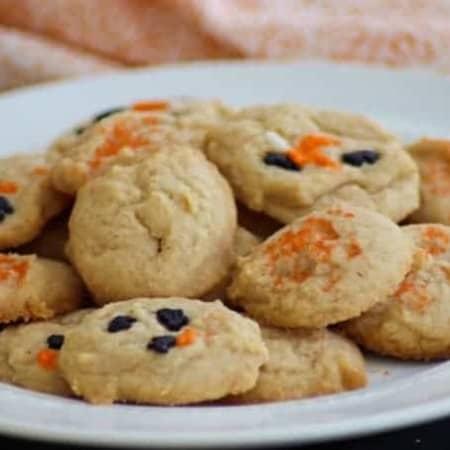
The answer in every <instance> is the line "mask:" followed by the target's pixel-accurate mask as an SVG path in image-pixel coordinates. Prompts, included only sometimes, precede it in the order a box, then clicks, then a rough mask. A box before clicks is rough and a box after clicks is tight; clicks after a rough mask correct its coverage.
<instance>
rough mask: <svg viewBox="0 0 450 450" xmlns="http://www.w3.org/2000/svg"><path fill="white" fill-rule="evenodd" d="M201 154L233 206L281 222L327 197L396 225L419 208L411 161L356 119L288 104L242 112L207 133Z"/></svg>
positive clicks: (416, 179) (376, 127)
mask: <svg viewBox="0 0 450 450" xmlns="http://www.w3.org/2000/svg"><path fill="white" fill-rule="evenodd" d="M205 152H206V155H207V156H208V158H210V159H211V161H213V162H214V163H215V164H217V166H218V167H219V169H220V170H221V172H222V173H223V174H224V176H225V177H226V178H227V179H228V181H229V182H230V184H231V186H232V187H233V190H234V192H235V195H236V197H237V199H238V200H239V201H241V202H242V203H244V204H245V205H246V206H247V207H248V208H250V209H252V210H255V211H258V212H264V213H266V214H268V215H269V216H271V217H273V218H275V219H276V220H279V221H281V222H283V223H290V222H292V221H293V220H295V219H296V218H297V217H300V216H303V215H305V214H308V213H309V212H310V211H311V209H313V208H315V207H317V206H318V205H320V204H322V206H323V203H324V202H325V205H329V204H330V203H332V201H333V200H345V201H347V202H350V203H352V204H355V205H357V206H364V207H367V208H374V209H375V210H377V211H378V212H380V213H382V214H383V215H386V216H388V217H389V218H391V219H392V220H394V221H396V222H399V221H401V220H402V219H404V218H405V217H406V216H407V215H408V214H410V213H411V212H412V211H414V210H415V209H416V208H417V207H418V205H419V177H418V171H417V167H416V165H415V164H414V161H413V160H412V159H411V157H410V156H409V155H408V154H407V153H406V152H405V151H404V149H403V148H402V146H401V144H400V143H399V141H398V140H397V139H396V138H395V137H393V136H392V135H390V134H388V133H387V132H386V131H385V130H383V129H382V128H381V127H380V126H379V125H378V124H376V123H374V122H372V121H371V120H369V119H367V118H365V117H363V116H358V115H354V114H348V113H342V112H338V111H323V110H317V109H314V108H309V107H304V106H299V105H289V104H280V105H272V106H255V107H251V108H246V109H244V110H242V111H241V112H239V113H237V114H235V115H234V116H233V117H232V118H230V120H228V121H227V122H226V123H222V124H220V125H217V126H216V127H213V128H212V130H211V132H210V134H209V137H208V144H207V146H206V150H205ZM343 187H345V190H344V192H342V191H341V189H343ZM348 188H351V189H350V190H349V189H348ZM324 197H325V201H324V200H323V198H324Z"/></svg>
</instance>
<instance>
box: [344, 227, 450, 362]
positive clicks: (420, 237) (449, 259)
mask: <svg viewBox="0 0 450 450" xmlns="http://www.w3.org/2000/svg"><path fill="white" fill-rule="evenodd" d="M403 231H404V233H405V234H406V235H407V236H408V237H410V238H411V239H413V240H414V242H415V244H416V246H417V248H416V257H415V264H414V266H413V268H412V270H411V271H410V272H409V273H408V275H407V276H406V278H405V279H404V281H403V282H402V284H401V285H400V286H399V288H398V289H397V290H396V292H395V294H394V295H393V296H392V297H390V298H389V300H388V301H387V302H383V303H381V304H379V305H376V306H375V307H374V308H373V309H371V310H369V311H367V312H366V313H364V314H363V315H362V316H361V317H359V318H357V319H354V320H351V321H349V322H347V323H345V324H343V325H342V326H343V329H344V330H345V332H346V333H347V334H348V335H349V336H350V337H351V338H353V339H355V340H356V341H357V342H359V343H360V344H361V345H363V346H364V347H366V348H367V349H369V350H372V351H374V352H376V353H380V354H383V355H390V356H394V357H397V358H401V359H419V360H421V359H423V360H429V359H441V358H448V357H450V228H449V227H446V226H443V225H411V226H408V227H405V228H404V229H403Z"/></svg>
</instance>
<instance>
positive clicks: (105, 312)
mask: <svg viewBox="0 0 450 450" xmlns="http://www.w3.org/2000/svg"><path fill="white" fill-rule="evenodd" d="M266 360H267V349H266V347H265V345H264V343H263V341H262V338H261V333H260V330H259V327H258V325H257V324H256V323H255V322H253V321H251V320H250V319H247V318H244V317H242V316H240V315H239V314H237V313H235V312H233V311H231V310H229V309H227V308H225V307H224V306H223V305H222V303H220V302H214V303H205V302H200V301H198V300H188V299H183V298H165V299H145V298H141V299H134V300H129V301H125V302H120V303H116V304H111V305H107V306H104V307H103V308H101V309H100V310H97V311H95V312H93V313H92V314H89V315H88V316H87V317H86V318H85V319H84V320H83V322H82V323H81V324H80V325H79V326H78V327H76V328H73V329H72V330H71V331H70V332H69V333H67V335H66V339H65V344H64V347H63V348H62V350H61V354H60V360H59V362H60V367H61V370H62V372H63V374H64V377H65V378H66V380H67V381H68V382H69V384H70V386H71V387H72V389H73V391H74V392H75V393H76V394H78V395H80V396H82V397H83V398H85V399H86V400H88V401H90V402H92V403H112V402H114V401H130V402H137V403H152V404H161V405H182V404H189V403H198V402H203V401H207V400H214V399H218V398H222V397H225V396H226V395H229V394H239V393H242V392H245V391H247V390H249V389H251V388H252V387H253V386H254V385H255V383H256V380H257V378H258V373H259V368H260V366H261V365H262V364H263V363H264V362H265V361H266Z"/></svg>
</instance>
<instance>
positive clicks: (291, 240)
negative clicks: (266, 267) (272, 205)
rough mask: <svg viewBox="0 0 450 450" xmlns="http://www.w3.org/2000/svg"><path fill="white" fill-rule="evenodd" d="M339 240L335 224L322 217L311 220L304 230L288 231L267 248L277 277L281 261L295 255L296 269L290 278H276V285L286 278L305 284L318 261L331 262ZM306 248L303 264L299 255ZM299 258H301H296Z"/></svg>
mask: <svg viewBox="0 0 450 450" xmlns="http://www.w3.org/2000/svg"><path fill="white" fill-rule="evenodd" d="M338 238H339V235H338V233H337V232H336V230H335V229H334V227H333V225H332V223H331V222H329V221H328V220H325V219H321V218H313V217H311V218H309V219H307V220H306V221H305V222H304V224H303V226H302V227H301V228H300V230H298V231H296V232H293V231H287V232H285V233H284V234H282V236H281V237H280V238H279V239H277V240H276V241H274V242H271V243H270V244H269V245H268V246H267V248H266V255H267V256H268V259H269V262H270V265H271V272H272V275H275V265H276V264H277V263H278V261H280V260H281V259H290V258H292V256H294V262H293V264H294V265H293V270H292V271H289V275H286V274H283V275H282V276H276V278H275V284H276V285H279V284H281V283H282V281H283V279H284V278H289V279H291V280H293V281H297V282H302V281H304V280H305V279H307V278H308V277H309V276H310V275H311V267H313V266H314V264H315V263H317V262H326V261H328V260H329V257H330V253H331V251H332V250H333V248H334V242H333V241H336V240H337V239H338ZM302 249H306V250H307V252H306V255H305V258H304V261H303V263H302V264H300V262H299V260H298V254H299V252H300V251H301V250H302ZM296 256H297V258H295V257H296Z"/></svg>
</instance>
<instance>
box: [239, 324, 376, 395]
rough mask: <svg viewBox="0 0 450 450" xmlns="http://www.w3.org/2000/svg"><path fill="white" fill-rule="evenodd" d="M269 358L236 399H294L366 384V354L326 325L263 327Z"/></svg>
mask: <svg viewBox="0 0 450 450" xmlns="http://www.w3.org/2000/svg"><path fill="white" fill-rule="evenodd" d="M261 331H262V336H263V340H264V343H265V344H266V346H267V349H268V350H269V360H268V361H267V362H266V363H265V364H264V365H263V366H262V367H261V371H260V375H259V378H258V382H257V383H256V386H255V387H254V388H253V389H251V390H249V391H247V392H245V393H244V394H241V395H238V396H236V397H234V398H232V399H231V401H232V402H233V403H259V402H274V401H286V400H295V399H300V398H306V397H316V396H319V395H326V394H335V393H338V392H343V391H348V390H353V389H359V388H362V387H364V386H366V384H367V373H366V368H365V363H364V357H363V356H362V354H361V352H360V351H359V349H358V347H356V345H354V344H353V343H352V342H351V341H349V340H347V339H345V338H343V337H341V336H339V335H338V334H336V333H333V332H331V331H328V330H326V329H319V330H303V329H297V330H286V329H284V330H283V329H277V328H269V327H262V330H261Z"/></svg>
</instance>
